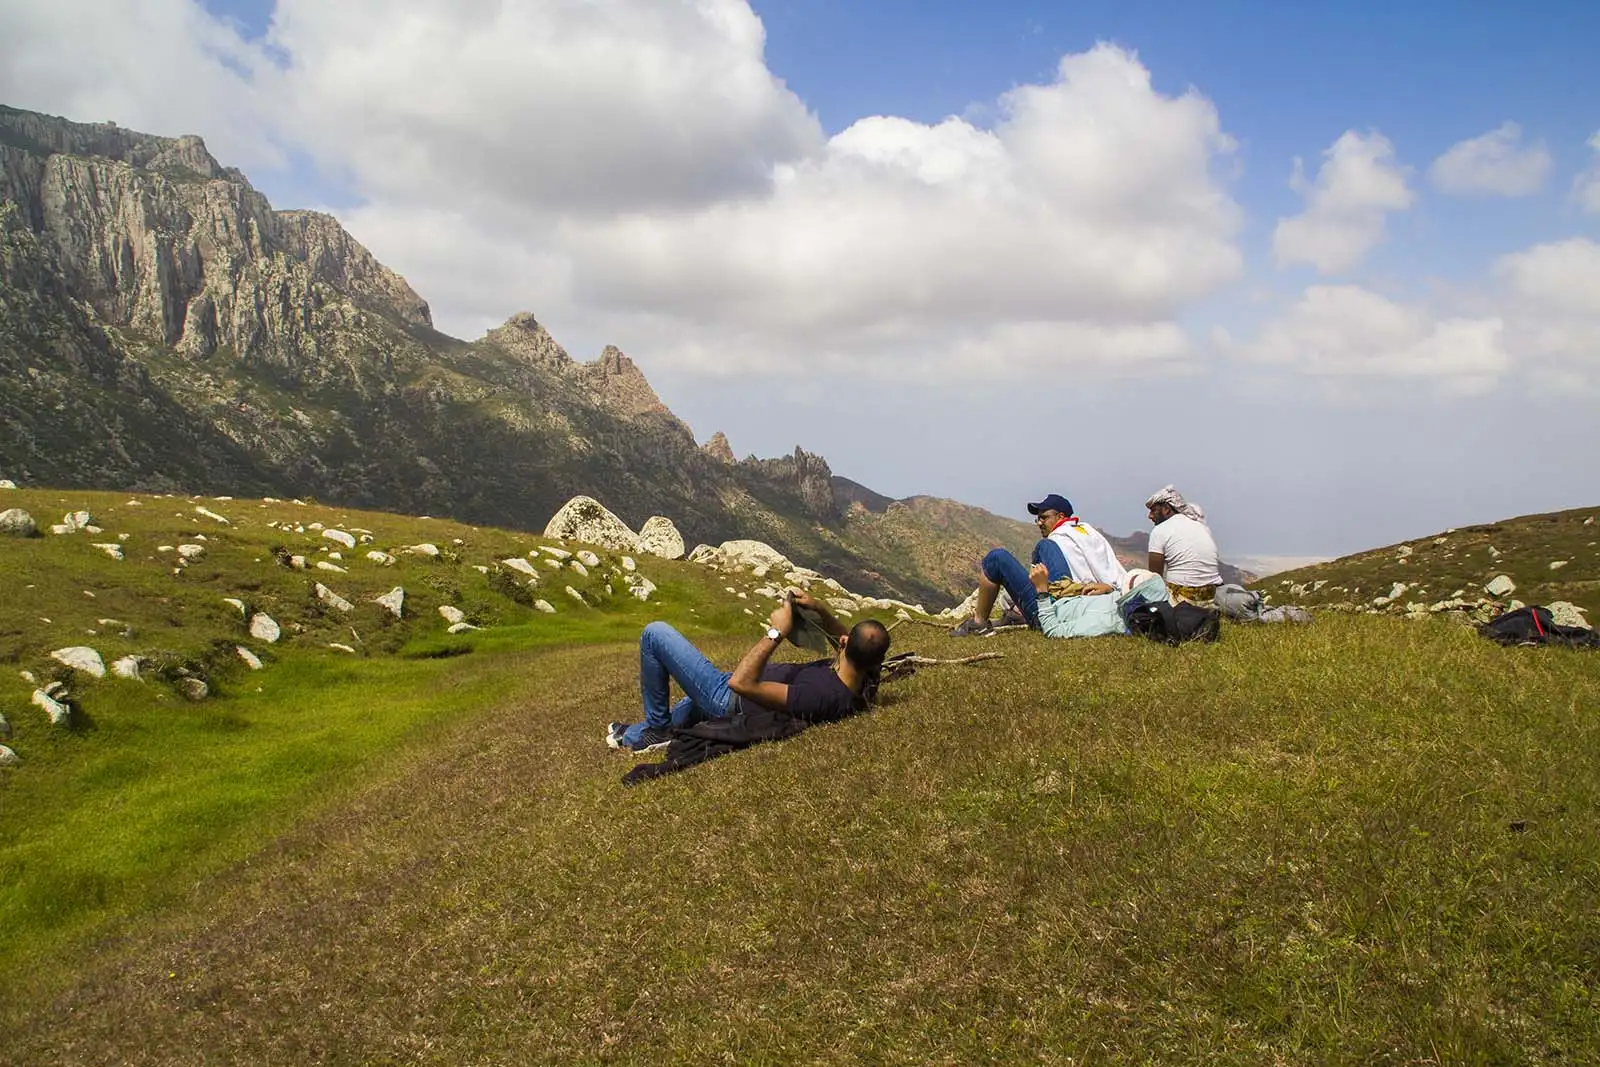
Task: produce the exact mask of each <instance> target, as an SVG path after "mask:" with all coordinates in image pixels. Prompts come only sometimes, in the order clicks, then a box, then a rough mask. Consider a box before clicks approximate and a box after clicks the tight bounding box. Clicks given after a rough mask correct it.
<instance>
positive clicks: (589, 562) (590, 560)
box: [578, 548, 600, 567]
mask: <svg viewBox="0 0 1600 1067" xmlns="http://www.w3.org/2000/svg"><path fill="white" fill-rule="evenodd" d="M578 562H579V563H581V564H583V565H584V566H585V567H598V566H600V557H599V556H597V555H595V554H594V553H593V552H590V551H589V550H588V549H587V548H585V549H580V550H579V552H578Z"/></svg>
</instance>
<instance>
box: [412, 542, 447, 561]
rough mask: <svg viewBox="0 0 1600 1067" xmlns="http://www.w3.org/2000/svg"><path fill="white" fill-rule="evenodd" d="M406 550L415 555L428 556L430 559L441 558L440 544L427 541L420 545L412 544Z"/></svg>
mask: <svg viewBox="0 0 1600 1067" xmlns="http://www.w3.org/2000/svg"><path fill="white" fill-rule="evenodd" d="M405 551H406V552H407V553H409V554H410V555H413V556H427V557H428V558H429V559H438V558H439V546H438V545H434V544H429V543H427V542H423V543H422V544H420V545H412V546H411V547H410V548H407V549H405Z"/></svg>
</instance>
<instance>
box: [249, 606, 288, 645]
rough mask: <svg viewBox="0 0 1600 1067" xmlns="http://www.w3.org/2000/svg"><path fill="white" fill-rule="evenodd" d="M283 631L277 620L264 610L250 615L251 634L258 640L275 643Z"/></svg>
mask: <svg viewBox="0 0 1600 1067" xmlns="http://www.w3.org/2000/svg"><path fill="white" fill-rule="evenodd" d="M282 633H283V631H282V630H281V629H280V628H279V626H278V624H277V622H276V621H275V620H274V619H273V618H272V616H271V615H268V614H267V613H266V612H264V611H258V612H256V613H255V614H254V615H252V616H250V636H251V637H253V638H255V639H256V640H257V641H265V642H266V643H267V644H269V645H271V644H275V643H276V642H277V640H278V637H279V636H280V635H281V634H282Z"/></svg>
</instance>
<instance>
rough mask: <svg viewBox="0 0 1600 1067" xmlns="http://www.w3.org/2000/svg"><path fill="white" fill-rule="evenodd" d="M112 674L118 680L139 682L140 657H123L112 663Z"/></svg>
mask: <svg viewBox="0 0 1600 1067" xmlns="http://www.w3.org/2000/svg"><path fill="white" fill-rule="evenodd" d="M111 673H112V674H114V675H116V676H117V677H118V678H130V679H132V680H133V681H136V682H137V681H139V657H138V656H123V657H122V658H121V659H115V660H112V661H111Z"/></svg>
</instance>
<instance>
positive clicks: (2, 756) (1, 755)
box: [0, 735, 22, 767]
mask: <svg viewBox="0 0 1600 1067" xmlns="http://www.w3.org/2000/svg"><path fill="white" fill-rule="evenodd" d="M8 736H9V735H8ZM21 762H22V757H21V756H18V755H17V754H16V753H15V752H13V751H11V749H10V748H9V747H8V746H6V745H0V767H15V766H16V765H17V764H19V763H21Z"/></svg>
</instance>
